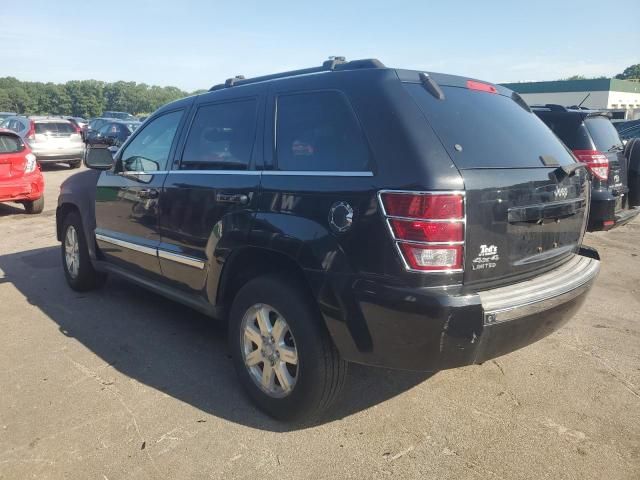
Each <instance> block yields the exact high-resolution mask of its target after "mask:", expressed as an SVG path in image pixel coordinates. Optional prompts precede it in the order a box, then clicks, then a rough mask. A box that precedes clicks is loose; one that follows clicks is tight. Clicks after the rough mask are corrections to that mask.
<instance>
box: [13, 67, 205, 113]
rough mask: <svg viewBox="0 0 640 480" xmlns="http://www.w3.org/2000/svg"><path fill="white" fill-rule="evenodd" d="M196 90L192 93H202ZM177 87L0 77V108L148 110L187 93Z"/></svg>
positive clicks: (135, 111) (141, 111) (77, 111)
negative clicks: (35, 80)
mask: <svg viewBox="0 0 640 480" xmlns="http://www.w3.org/2000/svg"><path fill="white" fill-rule="evenodd" d="M202 92H203V90H198V91H197V92H194V93H202ZM187 95H189V93H188V92H185V91H182V90H180V89H179V88H176V87H159V86H156V85H151V86H150V85H147V84H144V83H136V82H122V81H120V82H115V83H106V82H100V81H98V80H72V81H69V82H67V83H64V84H55V83H42V82H22V81H20V80H18V79H16V78H13V77H4V78H0V111H13V112H18V113H21V114H30V115H72V116H74V117H85V118H89V117H96V116H98V115H101V114H102V112H104V111H105V110H115V111H123V112H129V113H132V114H134V115H139V114H147V115H148V114H149V113H150V112H153V111H154V110H156V109H157V108H159V107H161V106H162V105H164V104H165V103H169V102H172V101H174V100H178V99H179V98H182V97H186V96H187Z"/></svg>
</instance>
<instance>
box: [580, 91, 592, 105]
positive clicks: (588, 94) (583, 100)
mask: <svg viewBox="0 0 640 480" xmlns="http://www.w3.org/2000/svg"><path fill="white" fill-rule="evenodd" d="M590 96H591V92H589V93H587V96H586V97H584V98H583V99H582V101H581V102H580V103H579V104H578V108H580V107H581V106H582V104H583V103H584V102H585V101H586V100H587V98H589V97H590Z"/></svg>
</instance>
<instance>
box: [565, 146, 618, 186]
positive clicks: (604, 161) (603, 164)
mask: <svg viewBox="0 0 640 480" xmlns="http://www.w3.org/2000/svg"><path fill="white" fill-rule="evenodd" d="M573 154H574V155H575V156H576V157H577V159H578V160H579V161H580V162H582V163H584V164H585V165H586V166H587V168H588V169H589V170H590V171H591V173H592V174H593V176H594V177H596V178H597V179H599V180H606V179H608V178H609V159H608V158H607V157H606V156H605V154H604V153H602V152H600V151H598V150H574V151H573Z"/></svg>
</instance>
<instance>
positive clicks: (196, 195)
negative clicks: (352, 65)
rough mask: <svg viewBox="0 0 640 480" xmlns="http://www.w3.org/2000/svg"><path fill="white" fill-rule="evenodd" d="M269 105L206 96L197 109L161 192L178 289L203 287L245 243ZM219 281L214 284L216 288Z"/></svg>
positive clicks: (164, 259)
mask: <svg viewBox="0 0 640 480" xmlns="http://www.w3.org/2000/svg"><path fill="white" fill-rule="evenodd" d="M214 98H217V100H214ZM263 111H264V98H263V96H261V95H259V94H256V95H248V96H246V97H239V98H233V99H226V100H221V99H220V98H219V96H218V97H216V96H215V95H214V97H211V96H209V97H207V96H204V97H202V98H200V99H199V102H198V104H197V106H196V108H195V109H194V113H193V115H192V119H191V120H190V121H189V123H190V127H189V131H188V133H187V135H186V138H185V141H184V145H183V146H181V153H180V154H179V157H180V161H179V163H178V164H176V165H175V168H174V169H173V170H172V171H171V172H169V175H168V178H167V181H166V183H165V185H164V188H163V190H162V193H161V196H160V211H161V214H160V234H161V239H160V245H159V248H158V255H159V258H160V266H161V269H162V274H163V276H164V277H165V279H166V280H169V281H172V282H173V283H174V286H175V287H177V288H181V289H183V290H186V291H188V292H191V293H198V292H201V291H203V289H204V288H205V281H206V279H207V277H209V278H210V279H211V282H215V280H216V279H217V278H218V272H215V273H214V274H211V275H208V273H209V268H214V269H219V268H221V265H222V263H223V262H224V258H226V255H227V254H228V253H229V252H230V251H231V249H232V248H233V247H234V246H235V245H242V246H244V245H246V242H247V237H248V235H249V230H250V227H251V223H252V221H253V217H254V212H255V210H256V205H257V201H258V190H259V188H260V172H259V171H257V170H256V164H258V163H260V159H261V154H262V152H261V149H260V148H259V145H260V143H259V140H258V138H259V133H260V130H261V129H259V128H258V125H259V123H260V122H261V121H262V117H263V114H262V112H263ZM145 125H146V124H145ZM142 128H145V127H142ZM260 138H261V137H260ZM219 257H221V258H219ZM216 286H217V285H214V284H213V283H210V287H211V291H212V292H213V293H215V292H216V290H217V289H216Z"/></svg>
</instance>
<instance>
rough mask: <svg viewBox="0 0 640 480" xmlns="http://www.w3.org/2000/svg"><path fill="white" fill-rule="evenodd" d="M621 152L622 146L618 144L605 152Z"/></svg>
mask: <svg viewBox="0 0 640 480" xmlns="http://www.w3.org/2000/svg"><path fill="white" fill-rule="evenodd" d="M622 150H624V146H622V145H620V144H618V145H614V146H613V147H611V148H610V149H609V150H607V152H621V151H622Z"/></svg>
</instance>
